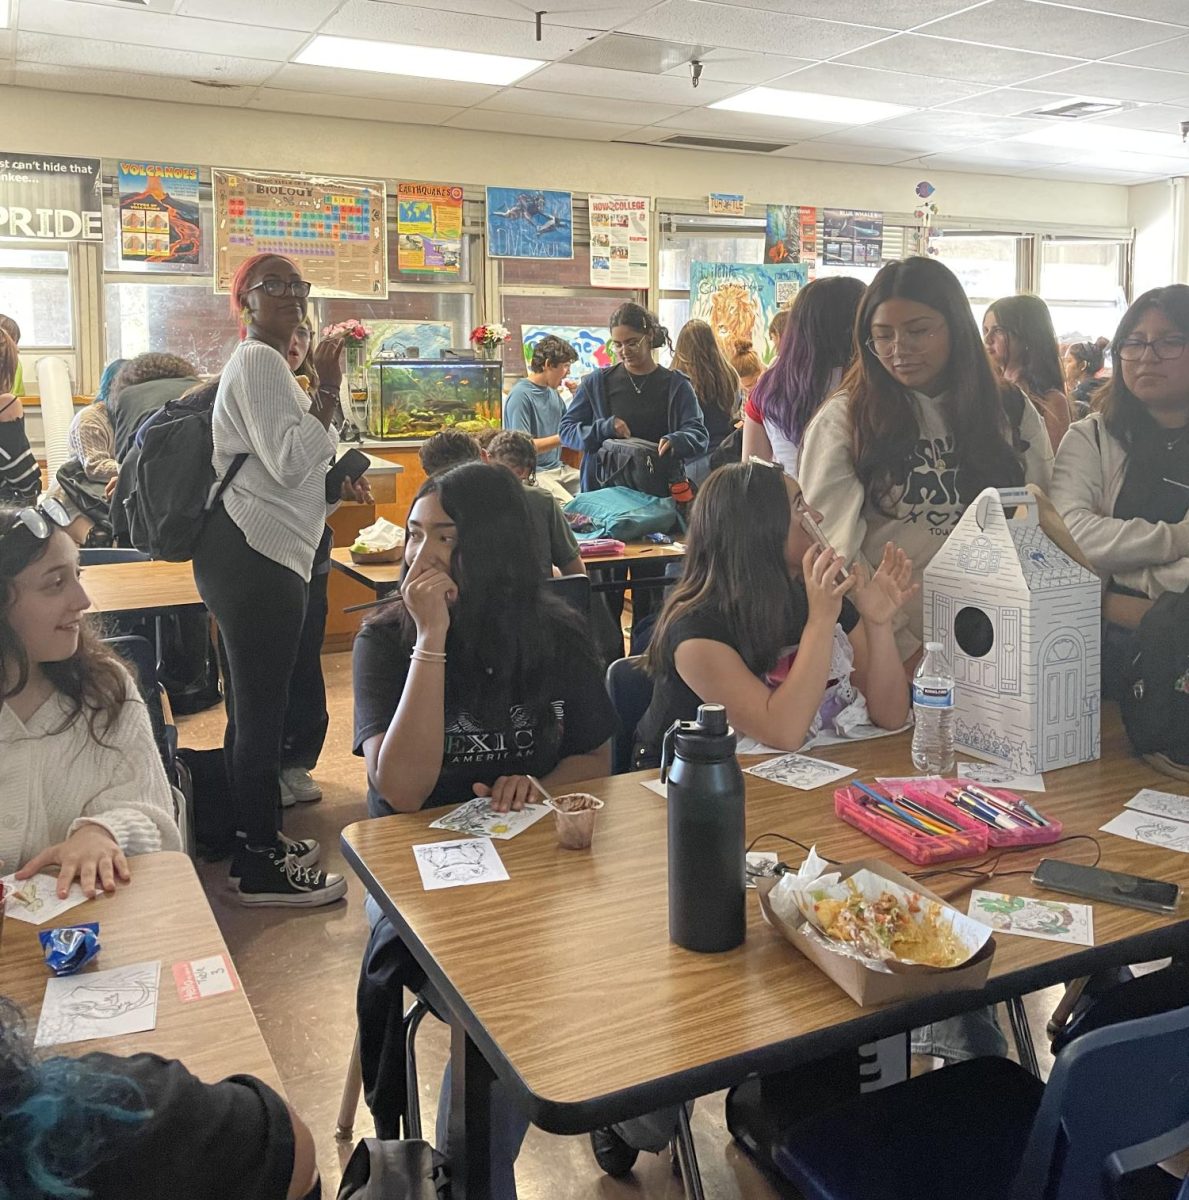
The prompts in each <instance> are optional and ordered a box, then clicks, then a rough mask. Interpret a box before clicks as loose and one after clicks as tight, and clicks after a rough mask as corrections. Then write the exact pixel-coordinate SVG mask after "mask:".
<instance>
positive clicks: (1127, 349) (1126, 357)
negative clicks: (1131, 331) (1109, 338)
mask: <svg viewBox="0 0 1189 1200" xmlns="http://www.w3.org/2000/svg"><path fill="white" fill-rule="evenodd" d="M1187 344H1189V339H1187V338H1185V337H1184V336H1183V335H1182V334H1179V333H1170V334H1166V335H1165V336H1164V337H1159V338H1155V339H1154V340H1153V341H1150V342H1149V341H1148V340H1147V339H1146V338H1142V337H1129V338H1127V339H1126V340H1125V341H1123V342H1120V343H1119V357H1120V358H1121V359H1122V360H1123V361H1124V362H1139V360H1140V359H1141V358H1143V356H1144V355H1145V354H1147V352H1148V350H1149V349H1151V351H1152V353H1153V354H1154V355H1156V357H1157V358H1158V359H1159V360H1160V361H1161V362H1171V361H1172V360H1173V359H1175V358H1180V357H1181V355H1182V354H1184V353H1185V346H1186V345H1187Z"/></svg>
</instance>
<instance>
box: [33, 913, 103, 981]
mask: <svg viewBox="0 0 1189 1200" xmlns="http://www.w3.org/2000/svg"><path fill="white" fill-rule="evenodd" d="M37 937H38V939H39V940H40V942H41V948H42V950H43V951H44V952H45V965H46V966H47V967H49V969H50V970H51V971H53V973H54V974H55V975H73V974H74V973H75V971H80V970H82V968H83V967H85V966H86V965H87V963H89V962H90V961H91V959H93V958H94V957H95V955H97V954H98V953H99V923H98V922H91V923H90V924H88V925H64V926H63V927H62V928H61V929H44V930H42V931H41V932H40V933H39V934H38V935H37Z"/></svg>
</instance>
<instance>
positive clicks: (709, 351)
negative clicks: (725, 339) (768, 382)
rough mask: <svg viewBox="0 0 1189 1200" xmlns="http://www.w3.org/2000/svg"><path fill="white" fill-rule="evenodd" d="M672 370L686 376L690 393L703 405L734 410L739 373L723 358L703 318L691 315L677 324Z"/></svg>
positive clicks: (736, 402)
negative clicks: (692, 391)
mask: <svg viewBox="0 0 1189 1200" xmlns="http://www.w3.org/2000/svg"><path fill="white" fill-rule="evenodd" d="M673 370H674V371H684V372H685V374H686V375H688V376H689V381H690V383H692V384H693V385H694V395H696V396H697V397H698V403H699V404H701V405H702V407H703V408H709V407H710V406H712V405H713V407H715V408H717V409H721V410H722V411H723V412H725V413H731V412H734V411H735V406H736V405H737V404H738V403H739V388H740V383H739V373H738V372H737V371H736V370H735V368H734V367H733V366H731V364H730V363H729V362H728V361H727V357H726V355H725V354H723V352H722V348H721V347H720V346H719V344H718V339H717V338H716V337H715V336H714V330H713V329H711V328H710V326H709V325H708V324H707V323H706V322H705V321H701V320H699V319H698V318H697V317H695V318H694V319H693V320H692V321H686V323H685V324H684V325H683V326H682V327H681V332H680V333H679V334H678V335H677V349H676V350H675V351H674V352H673Z"/></svg>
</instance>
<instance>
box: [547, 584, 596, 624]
mask: <svg viewBox="0 0 1189 1200" xmlns="http://www.w3.org/2000/svg"><path fill="white" fill-rule="evenodd" d="M545 588H546V590H547V591H550V592H552V593H553V594H554V595H555V596H556V597H557V598H558V599H559V600H564V601H565V602H566V603H567V604H568V605H570V607H571V608H573V609H574V610H575V611H576V612H580V613H581V614H582V615H583V616H584V617H587V618H589V617H590V576H589V575H555V576H553V577H552V578H550V579H546V580H545Z"/></svg>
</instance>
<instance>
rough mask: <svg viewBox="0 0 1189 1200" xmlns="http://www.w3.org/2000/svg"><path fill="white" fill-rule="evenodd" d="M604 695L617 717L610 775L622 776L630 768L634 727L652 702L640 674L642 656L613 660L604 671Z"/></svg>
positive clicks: (648, 685) (647, 684) (648, 683)
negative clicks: (609, 701) (605, 681)
mask: <svg viewBox="0 0 1189 1200" xmlns="http://www.w3.org/2000/svg"><path fill="white" fill-rule="evenodd" d="M607 695H609V696H610V697H611V705H612V707H613V708H614V709H615V715H616V717H617V718H618V728H617V729H616V731H615V736H614V737H613V738H612V739H611V774H612V775H622V774H624V772H626V771H630V770H631V769H632V745H633V743H634V742H635V740H636V726H637V725H639V724H640V719H641V718H642V717H643V716H644V714H645V713H646V712H647V711H648V706H649V704H651V703H652V680H651V679H649V677H648V676H647V675H645V673H644V659H643V657H642V656H640V655H637V656H636V657H635V658H620V659H617V660H616V661H615V662H613V663H612V664H611V665H610V666H609V667H608V668H607Z"/></svg>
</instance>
